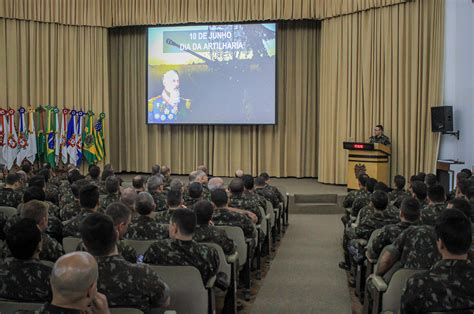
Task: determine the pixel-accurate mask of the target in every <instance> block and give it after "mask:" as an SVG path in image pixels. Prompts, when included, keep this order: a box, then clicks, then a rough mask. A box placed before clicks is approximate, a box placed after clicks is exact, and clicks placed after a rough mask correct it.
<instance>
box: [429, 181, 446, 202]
mask: <svg viewBox="0 0 474 314" xmlns="http://www.w3.org/2000/svg"><path fill="white" fill-rule="evenodd" d="M428 197H429V199H430V200H431V201H432V202H434V203H442V202H444V201H446V193H445V192H444V188H443V186H442V185H439V184H437V185H433V186H432V187H430V188H429V189H428Z"/></svg>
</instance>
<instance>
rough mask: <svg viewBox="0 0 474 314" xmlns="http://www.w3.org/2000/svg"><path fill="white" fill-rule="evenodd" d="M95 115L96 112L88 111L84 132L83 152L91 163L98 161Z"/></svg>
mask: <svg viewBox="0 0 474 314" xmlns="http://www.w3.org/2000/svg"><path fill="white" fill-rule="evenodd" d="M93 116H94V113H93V112H92V111H89V112H88V113H87V122H86V127H85V128H84V133H82V145H83V147H82V154H83V156H84V157H85V158H86V160H87V163H88V164H89V165H92V164H95V163H96V162H97V149H96V146H95V137H94V130H95V129H94V121H93Z"/></svg>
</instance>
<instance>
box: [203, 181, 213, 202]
mask: <svg viewBox="0 0 474 314" xmlns="http://www.w3.org/2000/svg"><path fill="white" fill-rule="evenodd" d="M201 197H202V199H203V200H208V201H211V191H210V190H209V188H208V187H207V185H204V184H203V185H202V195H201Z"/></svg>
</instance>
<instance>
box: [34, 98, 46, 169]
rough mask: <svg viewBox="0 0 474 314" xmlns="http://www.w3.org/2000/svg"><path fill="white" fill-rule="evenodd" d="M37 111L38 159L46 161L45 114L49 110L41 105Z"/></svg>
mask: <svg viewBox="0 0 474 314" xmlns="http://www.w3.org/2000/svg"><path fill="white" fill-rule="evenodd" d="M36 112H37V113H38V123H37V125H38V131H37V132H36V134H37V140H36V152H37V154H38V161H39V162H43V161H45V159H46V158H45V153H46V138H45V136H44V116H45V113H46V112H47V111H46V110H45V109H44V107H43V106H39V107H38V108H36Z"/></svg>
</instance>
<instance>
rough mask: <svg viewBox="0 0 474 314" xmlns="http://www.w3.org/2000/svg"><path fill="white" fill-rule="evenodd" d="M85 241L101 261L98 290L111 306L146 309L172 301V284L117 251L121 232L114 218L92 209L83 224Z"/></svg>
mask: <svg viewBox="0 0 474 314" xmlns="http://www.w3.org/2000/svg"><path fill="white" fill-rule="evenodd" d="M81 235H82V241H83V242H84V245H85V247H86V248H87V251H88V252H89V253H91V254H92V255H94V256H95V258H96V260H97V264H98V265H99V280H98V281H97V282H98V284H97V287H98V290H99V292H101V293H103V294H105V295H106V296H107V300H108V302H109V306H110V307H131V308H138V309H140V310H142V311H144V312H146V311H148V310H150V308H155V307H159V306H162V305H163V306H167V305H168V304H169V288H168V286H167V285H166V284H165V283H164V282H163V281H162V280H161V278H160V277H159V276H158V274H157V273H156V272H154V271H153V270H152V269H151V268H150V267H149V266H148V265H144V264H132V263H129V262H127V261H126V260H125V259H124V258H123V257H122V256H120V255H119V254H118V251H117V238H118V232H117V229H116V228H115V227H114V223H113V221H112V219H111V218H110V217H109V216H107V215H104V214H101V213H92V214H90V215H89V216H87V217H86V218H85V219H84V221H83V222H82V224H81Z"/></svg>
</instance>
